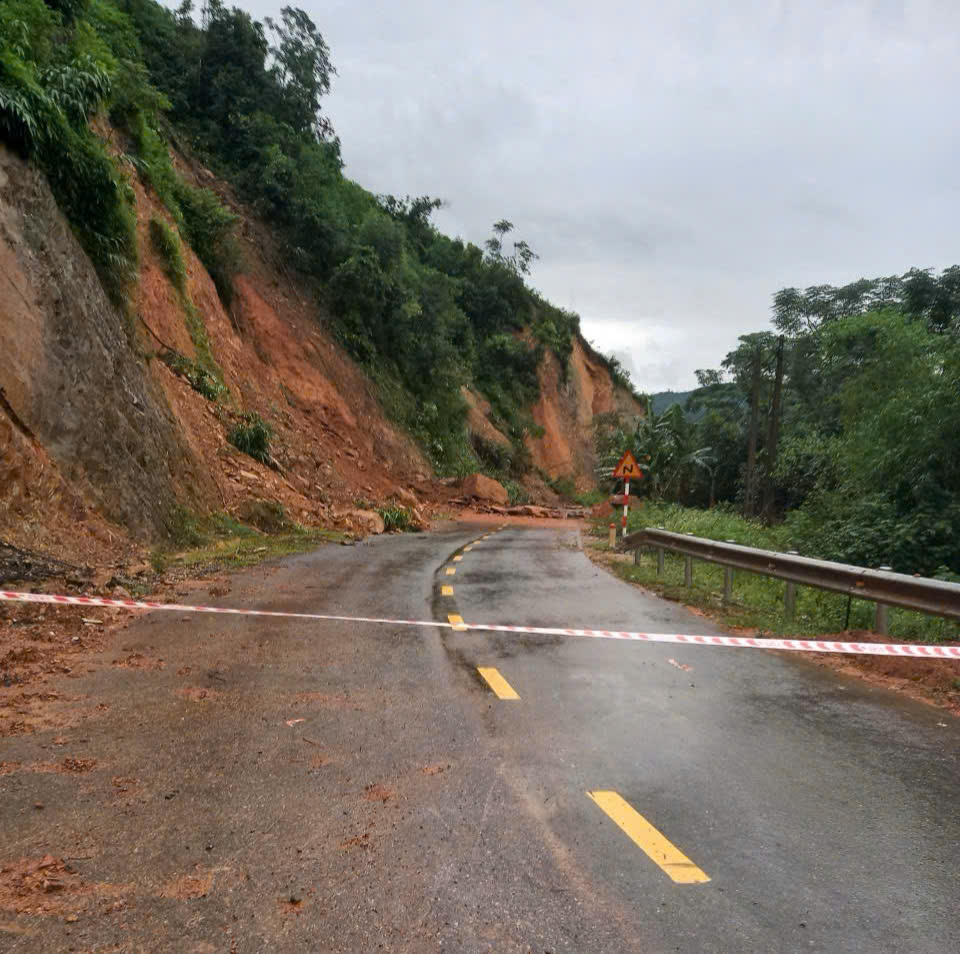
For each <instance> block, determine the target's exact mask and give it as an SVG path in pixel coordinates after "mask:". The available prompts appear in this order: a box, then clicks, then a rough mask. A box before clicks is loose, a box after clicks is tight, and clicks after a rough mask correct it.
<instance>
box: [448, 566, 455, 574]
mask: <svg viewBox="0 0 960 954" xmlns="http://www.w3.org/2000/svg"><path fill="white" fill-rule="evenodd" d="M456 572H457V568H456V567H455V566H448V567H447V576H453V574H454V573H456Z"/></svg>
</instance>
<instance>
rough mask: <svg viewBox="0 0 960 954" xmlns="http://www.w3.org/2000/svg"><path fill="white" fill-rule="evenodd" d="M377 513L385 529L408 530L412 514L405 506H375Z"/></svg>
mask: <svg viewBox="0 0 960 954" xmlns="http://www.w3.org/2000/svg"><path fill="white" fill-rule="evenodd" d="M377 513H378V514H380V516H381V517H382V518H383V527H384V529H385V530H401V531H402V530H409V529H411V526H410V525H411V522H412V521H413V514H412V513H411V512H410V511H409V510H407V508H406V507H400V506H394V507H377Z"/></svg>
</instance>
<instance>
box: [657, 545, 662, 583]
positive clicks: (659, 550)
mask: <svg viewBox="0 0 960 954" xmlns="http://www.w3.org/2000/svg"><path fill="white" fill-rule="evenodd" d="M657 576H663V547H657Z"/></svg>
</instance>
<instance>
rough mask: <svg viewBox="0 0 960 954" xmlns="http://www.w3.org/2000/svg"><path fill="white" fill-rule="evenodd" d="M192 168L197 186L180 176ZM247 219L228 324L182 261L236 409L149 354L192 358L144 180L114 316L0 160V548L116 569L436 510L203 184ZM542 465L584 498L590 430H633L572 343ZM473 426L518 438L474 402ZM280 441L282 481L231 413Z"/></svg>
mask: <svg viewBox="0 0 960 954" xmlns="http://www.w3.org/2000/svg"><path fill="white" fill-rule="evenodd" d="M181 171H182V172H184V174H186V175H188V176H193V173H192V171H191V170H190V169H189V168H187V167H186V165H185V164H183V165H182V167H181ZM201 178H203V181H202V182H201V183H200V184H202V185H205V186H211V187H213V188H215V189H216V191H217V192H218V194H220V196H221V198H222V199H224V201H226V202H227V203H228V204H230V205H231V206H232V207H233V209H234V211H236V212H237V213H238V214H240V215H241V217H242V220H241V223H240V227H239V228H238V239H239V241H240V245H241V250H242V253H243V261H244V267H243V272H242V274H239V275H237V276H236V277H235V297H234V301H233V304H232V306H231V309H230V313H229V314H228V313H227V311H226V310H225V309H224V307H223V305H222V303H221V301H220V298H219V297H218V295H217V292H216V289H215V287H214V284H213V282H212V280H211V278H210V276H209V275H208V273H207V272H206V270H205V269H204V268H203V266H202V264H201V263H200V262H199V260H198V259H197V258H196V257H195V256H194V255H193V253H192V252H191V251H190V249H189V248H188V247H187V246H186V245H185V244H184V247H183V255H184V260H185V265H186V272H187V281H186V294H187V297H188V298H189V300H190V301H191V302H192V304H193V306H194V308H195V309H196V312H197V313H198V314H199V315H200V317H201V318H202V320H203V324H204V325H205V328H206V334H207V336H208V337H209V341H210V350H211V351H212V354H213V356H214V357H215V359H216V361H217V363H218V365H219V367H220V368H221V369H222V373H223V382H224V384H225V385H226V386H227V388H228V389H229V393H230V397H229V399H227V400H224V401H221V402H220V403H214V402H211V401H208V400H207V399H205V398H204V397H203V396H202V395H201V394H199V393H198V392H197V391H195V390H193V389H192V388H191V387H190V385H189V384H188V382H187V381H186V379H185V378H183V377H179V376H177V375H175V374H174V373H173V372H172V371H171V370H170V369H169V368H168V366H167V365H166V364H165V363H164V362H162V361H160V360H158V359H157V357H156V355H157V354H158V353H160V352H162V351H164V350H166V349H173V350H175V351H178V352H180V353H181V354H183V355H185V356H187V357H188V358H194V357H196V348H195V345H194V341H193V339H192V337H191V333H190V330H189V327H188V323H187V319H186V315H185V309H184V302H183V300H182V298H181V296H180V294H179V293H178V292H177V290H176V289H175V288H174V286H173V285H172V284H171V282H170V280H169V278H168V277H167V274H166V272H165V270H164V263H163V262H162V261H161V260H160V259H159V257H158V255H157V253H156V251H155V250H154V247H153V245H152V243H151V240H150V236H149V223H150V220H151V219H153V218H155V219H160V220H168V216H167V213H166V211H165V209H164V208H163V207H162V205H161V204H160V202H159V201H158V200H157V199H156V197H155V196H154V195H153V194H152V193H151V192H149V191H148V190H146V189H145V188H144V187H143V186H142V185H141V184H140V183H138V182H136V181H133V182H132V183H131V184H132V185H133V187H134V190H135V194H136V207H137V217H138V240H139V250H140V269H139V276H138V281H137V284H136V286H135V288H133V289H132V290H131V305H130V308H129V314H123V313H121V311H118V310H117V309H116V308H115V307H114V306H113V305H111V303H110V302H109V300H108V299H107V297H106V295H105V294H104V292H103V289H102V287H101V286H100V283H99V281H98V279H97V276H96V273H95V272H94V270H93V267H92V265H91V264H90V262H89V261H88V259H87V258H86V256H85V255H84V253H83V252H82V250H81V249H80V247H79V245H78V243H77V241H76V240H75V238H74V236H73V234H72V233H71V231H70V228H69V226H68V225H67V223H66V221H65V220H64V219H63V217H62V215H61V214H60V212H59V211H58V209H57V207H56V204H55V202H54V200H53V197H52V195H51V193H50V190H49V188H48V186H47V184H46V181H45V179H44V178H43V176H42V175H40V174H39V173H38V172H37V171H36V170H35V169H34V168H33V167H32V166H30V165H29V164H28V163H26V162H24V161H23V160H22V159H20V158H19V157H17V156H15V155H14V154H12V153H10V152H9V151H7V150H6V149H4V148H3V147H2V146H0V271H2V272H3V279H2V281H0V388H2V391H0V453H2V457H0V536H2V537H3V538H5V539H7V540H9V541H11V542H14V543H17V544H20V545H25V546H31V547H36V548H39V549H46V550H50V551H52V552H54V553H56V554H58V555H61V556H65V557H67V558H70V559H87V558H88V557H89V558H90V559H91V560H96V559H97V557H98V554H99V555H100V556H102V555H103V554H104V553H105V552H116V550H117V547H118V546H119V545H120V543H121V542H122V541H123V540H124V537H125V535H126V534H129V535H131V536H132V537H133V538H135V539H139V540H140V541H142V542H146V541H150V540H155V539H157V538H158V537H160V536H162V535H163V534H165V533H168V532H169V531H170V530H171V527H172V525H175V524H176V521H177V519H178V511H182V509H183V508H186V509H187V510H190V511H194V512H211V511H230V512H238V511H239V510H240V509H241V508H242V506H243V504H244V502H245V501H249V500H251V499H268V500H273V501H279V502H280V503H282V504H283V505H284V506H285V508H286V509H287V512H288V513H289V514H290V515H291V516H292V517H293V518H294V519H296V520H299V521H301V522H303V523H306V524H310V525H315V526H334V525H340V526H344V525H347V524H348V522H349V518H348V517H347V516H346V515H347V512H348V511H349V510H351V509H353V508H354V507H355V506H356V500H357V499H358V498H364V499H367V500H370V501H387V500H389V499H394V500H397V499H403V500H406V501H407V502H409V501H410V500H411V499H412V498H411V497H410V494H411V493H413V494H415V495H416V496H417V498H418V499H419V500H425V499H426V500H430V499H433V500H442V499H443V497H444V494H445V493H446V489H445V488H444V487H442V486H441V485H440V484H439V482H437V481H436V480H435V479H434V478H433V477H432V475H431V473H430V467H429V464H428V462H427V461H426V459H425V458H424V456H423V454H422V453H421V452H420V450H419V449H418V448H417V446H416V445H415V444H414V442H413V441H412V440H410V439H409V438H408V437H407V436H406V435H405V434H404V433H402V432H399V431H398V430H397V429H396V428H395V427H394V426H393V425H392V424H391V423H390V422H389V421H388V420H387V418H386V417H385V415H384V413H383V411H382V409H381V407H380V405H379V403H378V401H377V398H376V394H375V391H374V388H373V386H372V384H371V383H370V381H369V380H368V378H367V377H366V376H365V375H364V373H363V372H362V371H361V370H360V369H359V368H358V367H357V366H356V365H355V364H354V363H353V362H352V361H350V359H349V358H347V357H346V355H345V354H344V353H343V351H342V350H341V349H340V348H339V347H338V345H337V344H336V343H335V342H334V340H333V339H332V338H331V336H330V335H329V334H328V333H327V332H326V331H325V330H324V329H323V328H322V326H321V325H320V324H319V323H318V321H317V309H316V304H315V297H314V296H313V294H311V293H310V292H308V291H305V288H304V286H303V285H301V284H300V283H299V282H298V280H297V279H296V277H295V276H291V275H290V273H289V272H288V270H287V269H286V268H285V267H284V262H283V251H282V248H281V247H280V246H279V245H277V244H276V242H275V240H274V238H273V236H272V235H271V233H270V232H269V230H268V229H267V228H266V227H265V226H264V225H263V224H261V223H259V222H257V221H256V220H254V219H252V218H249V217H246V218H243V213H244V210H243V209H242V208H241V207H240V206H239V205H238V204H237V203H236V202H234V201H233V200H232V198H231V194H230V190H229V189H228V188H226V187H225V186H223V185H222V184H220V183H217V182H216V181H215V180H213V179H212V178H210V177H209V175H208V174H202V173H201ZM539 376H540V384H541V396H540V399H539V401H538V402H537V404H536V406H535V407H534V409H533V415H534V419H535V420H536V422H537V423H538V424H539V425H540V426H541V427H542V428H543V436H542V437H538V438H536V439H532V438H531V439H530V441H529V447H530V450H531V453H532V455H533V459H534V463H535V465H536V466H538V467H539V468H541V469H542V470H543V471H544V472H546V473H547V474H549V475H550V476H571V477H574V478H575V479H576V480H577V482H578V484H579V485H581V486H586V485H589V484H590V483H592V473H593V441H592V423H593V416H594V415H595V414H598V413H604V412H607V411H611V410H617V409H619V410H621V411H624V412H626V413H628V414H634V413H639V408H638V407H637V405H636V402H635V401H634V400H633V398H632V397H631V396H629V395H628V394H626V392H623V391H622V389H617V388H615V387H614V385H613V383H612V381H611V379H610V376H609V373H608V372H607V369H606V367H605V366H604V365H603V364H602V362H601V361H599V360H598V359H597V357H596V355H594V354H593V353H592V352H591V351H590V349H589V347H588V346H586V345H584V343H583V342H582V341H581V340H579V339H578V340H577V341H576V342H575V347H574V352H573V356H572V358H571V360H570V364H569V368H568V373H567V375H566V377H564V375H562V374H561V369H560V366H559V364H558V362H557V360H556V358H555V357H553V356H552V355H548V356H547V357H546V358H545V359H544V361H543V364H542V366H541V368H540V373H539ZM467 397H468V403H470V405H471V408H470V416H469V420H468V426H470V427H471V428H472V429H473V430H475V431H478V432H480V433H481V434H482V436H484V437H485V438H486V439H488V440H491V439H492V440H494V441H496V440H498V439H502V440H503V441H506V440H507V438H506V437H504V436H503V435H500V434H499V432H498V431H497V430H496V428H495V427H494V425H493V423H491V421H490V419H489V417H488V414H489V405H488V404H487V403H486V402H485V401H484V399H483V398H482V396H480V395H473V394H468V396H467ZM241 411H242V412H257V413H258V414H260V416H261V417H262V418H263V419H264V420H265V421H267V422H268V423H269V424H270V426H271V427H272V429H273V431H274V439H273V441H272V444H271V454H272V455H273V458H274V464H275V466H274V467H273V468H270V467H267V466H264V465H263V464H261V463H258V462H256V461H254V460H253V459H251V458H250V457H247V456H245V455H243V454H241V453H240V452H239V451H237V450H236V449H235V448H234V447H233V446H232V445H231V444H230V443H229V442H228V441H227V437H226V435H227V432H228V430H229V427H230V426H231V425H232V424H233V423H235V422H236V420H237V419H238V418H239V414H240V412H241Z"/></svg>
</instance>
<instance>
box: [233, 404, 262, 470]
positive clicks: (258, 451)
mask: <svg viewBox="0 0 960 954" xmlns="http://www.w3.org/2000/svg"><path fill="white" fill-rule="evenodd" d="M272 437H273V431H272V429H271V428H270V425H269V424H267V423H266V422H265V421H264V420H263V419H262V418H261V417H260V415H259V414H257V413H256V412H255V411H254V412H250V413H248V414H243V415H242V416H241V419H240V420H239V421H238V422H237V423H236V424H234V426H233V427H232V428H231V429H230V432H229V433H228V434H227V440H228V441H230V443H231V444H233V446H234V447H236V449H237V450H238V451H242V452H243V453H244V454H246V455H247V456H248V457H252V458H253V459H254V460H258V461H260V463H261V464H267V465H268V466H269V465H270V463H271V460H272V458H271V457H270V439H271V438H272Z"/></svg>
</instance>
